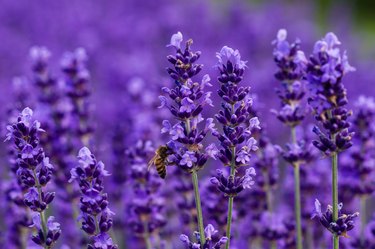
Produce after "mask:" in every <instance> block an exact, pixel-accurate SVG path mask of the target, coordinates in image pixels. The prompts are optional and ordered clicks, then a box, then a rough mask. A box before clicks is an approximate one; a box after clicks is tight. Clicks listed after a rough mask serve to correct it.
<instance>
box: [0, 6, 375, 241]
mask: <svg viewBox="0 0 375 249" xmlns="http://www.w3.org/2000/svg"><path fill="white" fill-rule="evenodd" d="M374 9H375V2H374V1H371V0H361V1H360V0H357V1H350V0H346V1H339V0H337V1H332V0H318V1H307V0H306V1H297V0H289V1H286V0H285V1H281V0H275V1H246V0H233V1H229V0H228V1H224V0H211V1H209V0H207V1H206V0H189V1H182V0H157V1H156V0H110V1H85V0H74V1H71V0H59V1H51V0H38V1H30V0H17V1H14V0H0V89H1V94H0V119H1V123H2V129H3V128H4V125H5V124H6V122H7V120H8V116H7V115H8V113H9V112H8V110H9V108H10V107H11V106H12V103H13V101H14V92H15V91H16V90H15V89H14V84H13V83H12V82H13V79H14V77H25V78H27V79H32V71H31V68H30V67H31V61H30V58H29V50H30V48H31V47H32V46H36V45H37V46H45V47H47V48H48V49H49V50H50V51H51V53H52V58H51V60H50V66H51V71H52V72H53V74H54V75H56V76H57V77H58V76H59V75H61V72H60V59H61V57H62V55H63V54H64V53H65V52H67V51H74V50H75V49H76V48H78V47H82V48H84V49H86V51H87V54H88V57H89V60H88V69H89V71H90V75H91V79H90V84H91V85H90V87H91V89H92V95H91V96H90V104H91V113H90V115H91V117H92V118H91V122H92V125H93V127H95V132H93V141H94V142H93V144H92V147H93V148H94V150H95V151H96V154H97V157H99V158H101V159H102V160H104V162H105V163H106V164H108V165H109V169H110V171H114V174H116V173H115V172H116V171H117V170H118V171H122V170H124V171H126V165H122V166H123V168H116V167H117V166H116V167H115V164H116V163H115V162H114V161H113V160H116V159H114V158H113V137H114V136H115V135H114V133H116V131H118V129H121V130H122V133H123V135H124V137H123V140H122V141H121V142H122V143H123V144H124V147H125V148H128V147H131V145H134V143H135V142H136V141H138V140H139V139H149V140H152V141H153V142H154V143H155V144H160V143H162V142H163V141H164V139H165V138H163V137H162V136H161V135H160V127H161V120H162V118H163V117H166V116H168V115H169V114H168V113H166V112H164V111H162V110H160V109H157V106H158V105H159V100H158V95H160V93H161V91H160V88H161V86H171V84H172V82H171V80H170V78H169V77H168V75H167V74H166V71H165V68H166V67H167V66H168V62H167V60H166V56H167V55H168V54H170V53H172V51H171V49H170V48H167V47H166V44H168V43H169V40H170V37H171V35H172V34H173V33H176V32H177V31H181V32H182V33H183V35H184V38H186V39H187V38H192V39H193V40H194V44H193V49H194V50H200V51H202V56H201V59H200V62H201V63H202V64H204V69H203V71H204V73H208V74H209V75H210V76H211V78H212V79H213V82H215V79H216V74H217V73H216V70H215V68H214V65H215V63H216V58H215V53H216V52H217V51H219V50H220V48H221V47H222V46H224V45H228V46H230V47H233V48H237V49H239V50H240V52H241V55H242V59H243V60H246V61H248V63H247V66H248V69H247V70H246V74H245V83H246V84H248V85H250V86H251V87H252V92H253V93H254V94H255V95H254V98H255V105H256V108H257V109H258V111H259V116H260V119H261V122H262V127H264V128H265V130H266V131H267V135H268V136H269V137H270V138H271V140H272V142H273V143H274V144H281V145H283V144H285V143H286V142H287V140H288V134H287V132H286V131H287V129H286V128H285V127H283V126H282V125H281V123H279V122H278V121H277V119H276V118H275V116H274V115H273V114H272V113H271V112H270V109H272V108H278V107H279V100H278V99H277V97H276V94H275V91H274V89H275V88H276V87H277V86H278V82H277V81H276V80H275V78H274V73H275V71H276V66H275V64H274V62H273V56H272V51H273V47H272V44H271V42H272V41H273V40H274V39H275V37H276V33H277V31H278V30H279V29H280V28H285V29H287V30H288V37H289V39H290V40H294V39H295V38H299V39H300V40H301V42H302V45H301V47H302V50H304V51H305V54H306V55H309V54H310V53H311V52H312V49H313V44H314V42H315V41H316V40H318V39H320V38H321V37H323V36H324V34H325V33H327V32H328V31H333V32H334V33H335V34H336V35H337V36H338V37H339V39H340V41H341V42H342V44H343V45H342V49H344V50H347V52H348V55H349V59H350V62H351V65H353V66H354V67H355V68H356V69H357V70H356V72H354V73H352V74H350V75H348V76H347V77H346V79H345V85H346V87H347V89H348V96H349V100H350V106H351V107H353V105H352V103H353V102H354V101H355V100H356V99H357V97H358V96H359V95H362V94H364V95H367V96H375V88H374V87H373V85H374V80H375V70H374V68H375V45H374V44H375V17H374V15H373V10H374ZM26 87H30V88H31V89H32V88H33V87H34V86H33V85H32V80H30V85H29V86H26ZM216 87H217V86H215V84H214V88H213V89H214V90H213V92H215V89H216ZM29 93H30V98H31V99H33V98H36V96H33V95H36V93H35V91H34V90H30V92H29ZM216 101H218V99H216ZM216 103H218V102H216ZM30 105H33V104H32V102H31V103H30ZM219 107H220V105H219V104H216V105H215V107H214V108H213V109H212V110H211V111H209V112H208V113H207V115H212V114H214V113H215V112H216V110H218V108H219ZM354 111H355V110H354ZM41 112H42V111H41ZM42 121H43V120H42ZM119 127H120V128H119ZM306 127H308V124H306ZM306 129H307V128H306ZM0 148H1V150H0V155H1V158H2V160H1V167H0V168H1V171H0V173H1V176H2V178H3V180H4V181H5V179H8V177H9V176H8V174H7V166H6V164H7V159H6V158H7V150H6V148H5V145H3V144H0ZM317 165H318V166H319V167H323V166H324V165H325V163H324V162H323V163H318V164H317ZM317 165H315V166H314V167H316V168H318V166H317ZM322 165H323V166H322ZM120 167H121V165H120ZM210 167H211V168H208V169H206V170H205V172H204V175H207V176H208V175H209V174H210V172H211V171H212V170H213V169H215V167H220V165H210ZM280 167H281V168H284V166H283V163H281V166H280ZM323 171H324V170H323ZM283 174H285V175H287V174H288V171H287V170H286V173H283ZM322 174H323V177H322V178H320V180H321V181H324V179H325V178H324V177H325V175H324V173H322ZM282 178H283V177H282ZM284 178H287V177H284ZM108 181H111V180H108ZM168 184H169V183H168V182H167V185H168ZM280 185H281V186H283V185H282V184H280ZM126 186H127V185H126V184H125V183H124V185H122V186H121V187H122V188H124V189H126ZM326 187H327V188H325V190H327V191H329V190H328V189H329V186H326ZM285 189H288V188H287V187H285ZM285 189H284V190H285ZM325 190H324V188H323V190H321V189H319V190H317V191H325ZM168 191H172V190H168ZM277 191H278V192H283V187H281V188H279V190H277ZM285 191H286V190H285ZM321 195H323V193H319V192H317V193H316V197H319V196H321ZM167 196H168V195H167ZM280 196H282V194H281V195H280ZM249 198H251V194H249ZM288 198H289V197H288ZM290 198H292V197H291V196H290ZM281 199H282V197H279V200H278V201H280V202H281ZM314 199H315V197H311V199H309V201H308V202H307V204H306V205H309V206H308V207H306V208H307V209H311V210H312V209H313V200H314ZM276 202H277V201H276ZM168 205H169V204H168ZM170 205H172V206H173V204H170ZM223 205H224V204H223ZM280 205H281V206H285V205H284V204H280ZM369 206H371V205H369ZM353 209H355V207H354V208H353ZM115 211H116V213H117V216H118V217H122V216H124V215H125V212H124V211H123V210H121V209H119V210H115ZM372 211H373V209H371V208H369V210H368V211H367V212H368V214H367V216H368V217H371V214H372ZM0 212H1V211H0ZM3 215H4V214H2V217H3ZM121 219H123V218H121ZM175 222H176V223H177V224H178V220H177V221H175ZM0 224H1V228H4V231H5V230H6V226H5V225H4V222H3V220H2V219H1V218H0ZM315 226H318V224H317V223H315ZM171 227H173V226H171ZM171 230H172V229H169V230H168V229H167V231H171ZM130 233H131V232H130ZM166 233H167V234H168V233H169V236H170V237H172V235H171V234H172V233H171V232H166ZM317 236H318V235H317ZM177 237H178V235H176V238H177ZM317 238H318V237H317ZM129 248H136V247H131V246H130V247H129ZM176 248H179V247H176ZM238 248H243V247H242V246H239V245H238ZM316 248H318V246H317V247H316Z"/></svg>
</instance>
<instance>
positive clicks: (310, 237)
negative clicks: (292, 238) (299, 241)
mask: <svg viewBox="0 0 375 249" xmlns="http://www.w3.org/2000/svg"><path fill="white" fill-rule="evenodd" d="M306 241H307V249H315V246H314V234H313V229H312V227H311V226H310V227H307V231H306Z"/></svg>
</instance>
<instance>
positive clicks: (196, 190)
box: [191, 170, 206, 248]
mask: <svg viewBox="0 0 375 249" xmlns="http://www.w3.org/2000/svg"><path fill="white" fill-rule="evenodd" d="M191 176H192V181H193V186H194V196H195V206H196V208H197V220H198V228H199V237H200V242H201V248H203V246H204V244H205V243H206V238H205V235H204V226H203V215H202V206H201V198H200V194H199V186H198V174H197V172H196V171H195V170H193V171H192V172H191Z"/></svg>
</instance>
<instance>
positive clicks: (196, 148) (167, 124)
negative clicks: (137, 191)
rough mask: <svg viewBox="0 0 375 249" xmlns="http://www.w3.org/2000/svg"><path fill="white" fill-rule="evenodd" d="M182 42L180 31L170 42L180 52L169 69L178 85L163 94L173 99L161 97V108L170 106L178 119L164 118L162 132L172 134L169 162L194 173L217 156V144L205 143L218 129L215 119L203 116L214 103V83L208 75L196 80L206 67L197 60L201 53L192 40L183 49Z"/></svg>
mask: <svg viewBox="0 0 375 249" xmlns="http://www.w3.org/2000/svg"><path fill="white" fill-rule="evenodd" d="M181 43H182V34H181V33H180V32H178V33H177V34H174V35H173V36H172V38H171V43H170V44H169V45H168V46H171V47H174V48H175V49H176V54H175V55H169V56H168V57H167V59H168V61H169V62H170V63H171V64H172V66H171V67H169V68H167V72H168V74H169V75H170V77H171V78H172V79H173V80H174V81H175V86H174V87H173V88H168V87H163V88H162V91H163V93H164V94H165V95H167V96H168V97H169V98H167V97H166V96H160V97H159V98H160V100H161V105H160V108H162V107H166V108H168V109H169V111H170V112H171V114H172V115H173V116H174V117H175V118H176V120H177V122H172V121H171V120H164V121H163V128H162V130H161V132H162V133H168V134H169V135H170V138H171V141H169V142H168V143H167V144H168V147H169V149H170V156H169V157H168V163H167V164H168V165H176V166H178V167H180V168H181V169H183V170H185V171H187V172H192V171H198V170H200V169H201V168H202V167H203V166H204V164H205V163H206V161H207V160H208V157H212V158H215V157H216V154H217V153H216V151H215V148H214V147H212V146H211V147H208V148H207V149H204V146H203V144H202V141H203V140H204V138H205V137H206V136H207V134H209V133H213V132H215V131H216V130H215V125H214V123H213V119H212V118H208V119H206V120H205V119H204V118H203V116H202V111H203V110H204V108H205V107H206V106H207V105H211V106H212V100H211V92H206V91H205V90H204V89H205V87H207V86H211V84H210V83H209V81H210V77H209V76H208V75H204V76H203V79H202V80H201V83H198V82H194V81H193V77H194V76H196V75H197V74H198V73H199V72H200V71H201V69H202V66H203V65H201V64H197V63H196V62H197V60H198V59H199V57H200V54H201V53H200V52H199V51H198V52H193V51H192V50H191V48H190V47H191V45H192V43H193V42H192V40H188V41H187V42H186V46H185V49H184V50H183V49H181ZM204 121H206V122H205V125H203V124H202V123H204ZM202 126H203V127H202Z"/></svg>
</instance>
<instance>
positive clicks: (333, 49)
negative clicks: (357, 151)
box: [307, 33, 354, 155]
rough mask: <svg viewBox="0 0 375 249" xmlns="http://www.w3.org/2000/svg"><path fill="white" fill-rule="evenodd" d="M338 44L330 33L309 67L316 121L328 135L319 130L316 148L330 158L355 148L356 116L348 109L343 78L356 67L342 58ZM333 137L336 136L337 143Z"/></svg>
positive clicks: (317, 46) (310, 61)
mask: <svg viewBox="0 0 375 249" xmlns="http://www.w3.org/2000/svg"><path fill="white" fill-rule="evenodd" d="M338 45H340V42H339V41H338V39H337V37H336V36H335V35H334V34H333V33H328V34H327V35H326V36H325V37H324V38H323V39H322V40H320V41H318V42H317V43H316V44H315V48H314V52H313V54H312V55H311V56H310V60H309V63H308V66H307V80H308V81H309V84H310V88H311V97H310V98H309V104H310V105H311V107H312V108H313V109H314V110H315V119H316V120H317V121H318V122H319V123H321V125H322V126H323V127H324V129H325V130H326V131H327V133H328V135H326V134H325V133H324V132H321V131H320V130H319V129H317V128H315V130H314V132H315V133H316V134H317V135H318V137H319V140H317V141H314V145H315V146H316V147H317V148H318V149H319V150H321V151H323V152H325V153H326V154H328V155H329V154H331V153H333V152H340V151H344V150H346V149H348V148H349V147H351V146H352V142H351V139H352V137H353V133H352V132H350V131H349V128H350V122H349V120H348V118H349V117H350V116H351V114H352V113H351V112H350V111H348V110H347V109H346V108H345V107H344V106H345V105H346V104H347V103H348V100H347V97H346V89H345V87H344V85H343V83H342V78H343V77H344V75H345V74H346V73H348V72H352V71H354V68H353V67H351V66H349V64H348V60H347V56H346V54H345V53H344V54H343V55H341V53H340V49H339V48H338V47H337V46H338ZM330 137H335V141H331V139H330Z"/></svg>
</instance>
